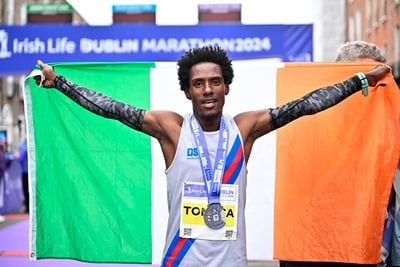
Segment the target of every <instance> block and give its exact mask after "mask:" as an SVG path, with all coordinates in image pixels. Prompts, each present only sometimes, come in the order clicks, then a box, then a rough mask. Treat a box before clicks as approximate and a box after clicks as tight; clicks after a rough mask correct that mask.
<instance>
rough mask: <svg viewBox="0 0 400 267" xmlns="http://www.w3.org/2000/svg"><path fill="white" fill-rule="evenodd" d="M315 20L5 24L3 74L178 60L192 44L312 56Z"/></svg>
mask: <svg viewBox="0 0 400 267" xmlns="http://www.w3.org/2000/svg"><path fill="white" fill-rule="evenodd" d="M312 33H313V31H312V25H310V24H304V25H303V24H299V25H297V24H296V25H241V24H224V25H219V24H215V25H214V24H205V25H191V26H159V25H153V24H115V25H111V26H77V25H65V24H44V25H24V26H6V25H0V75H6V74H17V73H24V72H26V73H27V72H29V71H30V70H31V68H32V66H33V65H34V64H35V63H36V61H37V60H38V59H41V60H43V61H45V62H71V61H86V62H87V61H96V62H116V61H119V62H121V61H122V62H132V61H173V62H175V61H176V60H178V58H179V57H180V56H181V55H182V54H183V53H184V52H185V51H187V50H189V49H190V48H195V47H200V46H204V45H210V44H211V45H219V46H221V47H223V48H225V49H226V50H227V51H228V52H229V54H230V56H231V57H232V59H235V60H236V59H260V58H264V59H265V58H279V59H280V60H281V61H312V60H313V52H312V51H313V47H312V40H313V38H312Z"/></svg>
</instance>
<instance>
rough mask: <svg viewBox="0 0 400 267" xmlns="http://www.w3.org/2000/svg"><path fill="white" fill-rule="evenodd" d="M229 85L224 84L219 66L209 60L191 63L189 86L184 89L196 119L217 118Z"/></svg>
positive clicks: (220, 112)
mask: <svg viewBox="0 0 400 267" xmlns="http://www.w3.org/2000/svg"><path fill="white" fill-rule="evenodd" d="M228 91H229V87H228V86H227V85H226V84H225V82H224V78H223V76H222V71H221V67H220V66H219V65H218V64H215V63H211V62H202V63H198V64H196V65H193V66H192V68H191V70H190V87H189V89H188V90H186V91H185V94H186V97H187V98H188V99H190V100H192V106H193V112H194V113H195V114H196V115H197V116H196V117H197V118H198V119H203V120H213V119H215V118H219V116H220V115H221V114H222V109H223V106H224V104H225V95H226V94H228Z"/></svg>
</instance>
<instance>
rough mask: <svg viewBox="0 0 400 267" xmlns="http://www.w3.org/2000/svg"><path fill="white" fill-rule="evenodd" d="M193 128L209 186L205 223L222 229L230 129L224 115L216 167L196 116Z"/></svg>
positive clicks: (207, 185)
mask: <svg viewBox="0 0 400 267" xmlns="http://www.w3.org/2000/svg"><path fill="white" fill-rule="evenodd" d="M190 126H191V129H192V133H193V135H194V138H195V141H196V145H197V148H198V150H199V151H200V153H199V160H200V165H201V170H202V173H203V179H204V182H205V184H206V188H207V197H208V203H211V204H208V207H207V209H206V210H205V212H204V223H205V224H206V225H207V226H208V227H209V228H210V229H213V230H217V229H221V228H222V227H224V226H225V220H226V218H225V211H224V209H223V208H222V206H221V204H220V201H219V195H220V188H221V184H222V176H223V174H224V167H225V157H226V150H227V147H228V129H227V127H226V124H225V121H224V117H222V118H221V122H220V126H219V138H218V149H217V153H216V155H215V161H214V168H213V167H212V166H211V159H210V154H209V152H208V147H207V143H206V139H205V136H204V133H203V130H202V129H201V127H200V125H199V123H198V122H197V120H196V118H195V117H194V116H192V119H191V124H190Z"/></svg>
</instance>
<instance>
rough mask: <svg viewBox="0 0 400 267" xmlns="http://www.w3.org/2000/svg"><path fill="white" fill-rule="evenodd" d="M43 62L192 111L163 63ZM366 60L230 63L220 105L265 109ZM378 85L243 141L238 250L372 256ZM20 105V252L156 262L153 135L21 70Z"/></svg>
mask: <svg viewBox="0 0 400 267" xmlns="http://www.w3.org/2000/svg"><path fill="white" fill-rule="evenodd" d="M53 66H54V67H55V69H56V71H57V72H58V73H59V74H62V75H64V76H66V77H67V78H69V79H70V80H72V81H74V82H76V83H78V84H80V85H82V86H85V87H88V88H91V89H94V90H96V91H99V92H102V93H104V94H106V95H109V96H111V97H113V98H115V99H117V100H120V101H122V102H127V103H130V104H132V105H134V106H137V107H141V108H145V109H169V110H174V111H176V112H178V113H181V114H184V113H187V112H190V111H191V103H190V102H189V101H188V100H187V99H186V98H185V96H184V94H183V92H181V91H180V89H179V86H178V81H177V74H176V65H175V64H174V63H163V64H161V63H71V64H66V63H63V64H53ZM372 67H373V65H358V64H356V63H304V64H295V63H292V64H284V63H282V62H277V61H273V60H265V61H264V60H260V61H258V60H254V61H238V62H235V63H234V68H235V78H234V82H233V84H232V85H231V90H230V94H229V95H228V96H227V99H226V106H225V113H229V114H231V115H234V114H237V113H239V112H242V111H246V110H254V109H263V108H268V107H274V106H276V105H279V104H282V103H285V102H286V101H289V100H293V99H296V98H298V97H300V96H302V95H304V94H305V93H307V92H310V91H311V90H312V89H314V88H318V87H322V86H325V85H328V84H332V83H335V82H339V81H341V80H344V79H346V78H348V77H350V76H352V75H353V74H354V73H356V72H358V71H366V70H369V69H371V68H372ZM385 83H386V87H385V88H379V89H373V88H370V89H371V90H370V93H369V96H368V97H364V96H362V95H361V93H356V94H355V95H353V96H352V97H350V98H348V99H346V100H344V101H343V102H342V103H340V104H339V105H337V106H335V107H333V108H331V109H329V110H326V111H324V112H321V113H319V114H316V115H314V116H307V117H303V118H300V119H298V120H297V121H294V122H292V123H291V124H290V125H287V126H286V127H284V128H282V129H279V130H278V131H276V132H273V133H270V134H268V135H267V136H264V137H262V138H261V139H259V140H258V141H257V142H256V143H255V145H254V148H253V154H252V156H251V157H250V161H249V163H248V182H247V192H248V195H247V196H248V198H247V208H246V216H247V231H248V234H247V251H248V257H249V259H253V260H271V259H287V260H314V261H321V260H322V261H344V262H354V263H375V262H378V261H379V256H380V245H381V238H382V231H383V222H384V216H385V208H386V205H387V202H388V197H389V192H390V188H391V184H392V181H393V176H394V173H395V167H396V164H397V159H398V154H399V148H400V146H399V140H400V138H399V115H400V102H399V100H400V95H399V90H398V89H397V87H396V85H395V83H394V81H393V78H392V77H391V76H390V75H388V77H387V78H386V79H385ZM25 103H26V115H27V119H28V137H29V138H28V141H29V142H28V144H29V158H30V162H29V167H30V177H31V198H32V201H31V203H32V205H33V207H32V209H31V211H32V212H31V215H32V216H31V245H30V249H31V256H32V258H37V259H44V258H71V259H78V260H82V261H89V262H122V263H154V264H159V263H160V262H161V257H162V256H161V254H162V249H163V245H164V240H165V229H166V221H167V214H168V207H167V196H166V180H165V176H164V169H165V165H164V161H163V158H162V155H161V151H160V148H159V145H158V143H157V141H156V140H154V139H151V138H150V137H148V136H146V135H144V134H142V133H140V132H136V131H134V130H132V129H130V128H128V127H127V126H125V125H123V124H121V123H119V122H118V121H114V120H110V119H105V118H102V117H100V116H97V115H94V114H92V113H90V112H88V111H86V110H84V109H83V108H82V107H80V106H78V105H77V104H75V103H74V102H73V101H71V100H70V99H68V98H67V97H65V96H64V95H63V94H62V93H60V92H59V91H57V90H55V89H43V88H38V87H37V86H36V85H35V84H34V82H33V80H32V79H31V80H30V82H29V86H28V87H26V90H25ZM199 171H200V169H199Z"/></svg>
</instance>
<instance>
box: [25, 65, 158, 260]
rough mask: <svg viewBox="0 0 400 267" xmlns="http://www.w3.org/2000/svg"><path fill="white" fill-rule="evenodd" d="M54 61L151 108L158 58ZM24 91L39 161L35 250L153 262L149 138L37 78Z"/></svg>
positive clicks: (69, 73)
mask: <svg viewBox="0 0 400 267" xmlns="http://www.w3.org/2000/svg"><path fill="white" fill-rule="evenodd" d="M53 66H54V67H55V69H56V71H57V73H59V74H61V75H64V76H66V77H68V79H70V80H72V81H74V82H76V83H78V84H80V85H82V86H85V87H88V88H91V89H94V90H95V91H98V92H102V93H104V94H106V95H108V96H111V97H113V98H115V99H117V100H119V101H122V102H125V103H130V104H132V105H134V106H137V107H140V108H145V109H148V108H149V107H150V89H149V88H150V70H151V68H152V67H154V64H153V63H91V64H87V63H85V64H80V63H72V64H54V65H53ZM32 80H33V79H32ZM25 96H26V101H27V102H29V104H28V105H26V107H27V111H26V113H27V118H28V127H29V130H28V133H29V135H30V137H29V138H30V144H29V146H30V149H31V150H30V152H32V153H34V155H33V156H31V157H30V158H31V160H34V162H30V166H35V168H32V169H33V170H31V172H33V173H31V174H32V175H31V178H32V185H33V188H32V191H33V192H32V196H33V198H35V199H34V203H35V205H36V207H35V208H34V211H33V214H32V219H33V220H32V223H33V225H32V226H33V231H32V233H33V234H32V237H33V240H32V241H33V243H32V252H34V253H35V254H33V256H34V257H36V258H39V259H40V258H73V259H79V260H83V261H89V262H136V263H151V258H152V254H151V247H152V243H151V176H152V174H151V148H150V138H149V137H148V136H146V135H144V134H142V133H140V132H136V131H134V130H132V129H131V128H128V127H127V126H125V125H124V124H122V123H120V122H118V121H115V120H111V119H105V118H103V117H100V116H98V115H95V114H93V113H90V112H88V111H86V110H85V109H83V108H82V107H80V106H78V105H77V104H75V103H74V102H73V101H72V100H70V99H68V98H67V97H65V96H64V95H63V94H62V93H60V92H59V91H56V90H55V89H48V90H46V89H43V88H38V87H37V86H36V85H34V83H33V81H30V89H29V88H27V89H26V94H25ZM29 97H31V98H30V99H28V98H29ZM32 149H33V150H32ZM33 151H34V152H33Z"/></svg>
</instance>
